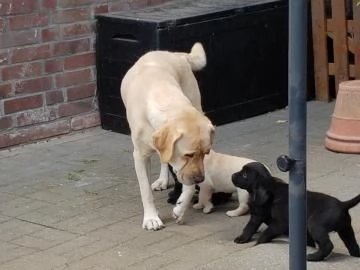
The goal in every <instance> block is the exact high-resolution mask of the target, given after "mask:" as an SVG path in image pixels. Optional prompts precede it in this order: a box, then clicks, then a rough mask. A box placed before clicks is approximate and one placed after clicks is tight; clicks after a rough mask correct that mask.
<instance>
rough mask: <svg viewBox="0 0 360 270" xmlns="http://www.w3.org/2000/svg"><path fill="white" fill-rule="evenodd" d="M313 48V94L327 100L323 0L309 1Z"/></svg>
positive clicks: (327, 85) (328, 98)
mask: <svg viewBox="0 0 360 270" xmlns="http://www.w3.org/2000/svg"><path fill="white" fill-rule="evenodd" d="M311 15H312V34H313V48H314V71H315V96H316V99H318V100H324V101H329V100H330V95H329V81H328V59H327V45H326V18H325V3H324V0H313V1H311Z"/></svg>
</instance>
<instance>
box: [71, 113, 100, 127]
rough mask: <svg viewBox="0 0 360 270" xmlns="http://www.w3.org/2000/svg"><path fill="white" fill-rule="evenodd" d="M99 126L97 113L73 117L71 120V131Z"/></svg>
mask: <svg viewBox="0 0 360 270" xmlns="http://www.w3.org/2000/svg"><path fill="white" fill-rule="evenodd" d="M98 125H100V116H99V112H92V113H89V114H86V115H79V116H75V117H74V118H72V119H71V129H72V130H81V129H86V128H91V127H96V126H98Z"/></svg>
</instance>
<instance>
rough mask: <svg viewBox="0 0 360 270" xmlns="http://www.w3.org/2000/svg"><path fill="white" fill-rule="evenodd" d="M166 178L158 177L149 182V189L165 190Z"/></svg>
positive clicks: (166, 186)
mask: <svg viewBox="0 0 360 270" xmlns="http://www.w3.org/2000/svg"><path fill="white" fill-rule="evenodd" d="M167 182H168V181H167V179H162V178H159V179H157V180H156V181H155V182H154V183H152V184H151V189H152V190H155V191H160V190H165V189H167V188H168V183H167Z"/></svg>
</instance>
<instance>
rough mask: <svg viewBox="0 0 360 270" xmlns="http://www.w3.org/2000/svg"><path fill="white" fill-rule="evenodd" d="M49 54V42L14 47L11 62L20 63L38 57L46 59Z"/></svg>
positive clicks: (37, 58)
mask: <svg viewBox="0 0 360 270" xmlns="http://www.w3.org/2000/svg"><path fill="white" fill-rule="evenodd" d="M50 56H51V47H50V45H49V44H45V45H36V46H28V47H25V48H16V49H14V50H13V51H12V53H11V61H12V63H14V64H16V63H22V62H28V61H34V60H39V59H46V58H49V57H50Z"/></svg>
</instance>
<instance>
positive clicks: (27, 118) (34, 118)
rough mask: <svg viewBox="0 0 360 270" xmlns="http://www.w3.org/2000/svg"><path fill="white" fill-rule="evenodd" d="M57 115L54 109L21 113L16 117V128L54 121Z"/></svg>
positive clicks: (40, 109)
mask: <svg viewBox="0 0 360 270" xmlns="http://www.w3.org/2000/svg"><path fill="white" fill-rule="evenodd" d="M56 118H57V113H56V110H55V108H39V109H33V110H28V111H26V112H21V113H19V114H18V115H17V117H16V121H17V126H18V127H22V126H29V125H33V124H39V123H43V122H48V121H52V120H55V119H56Z"/></svg>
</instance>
